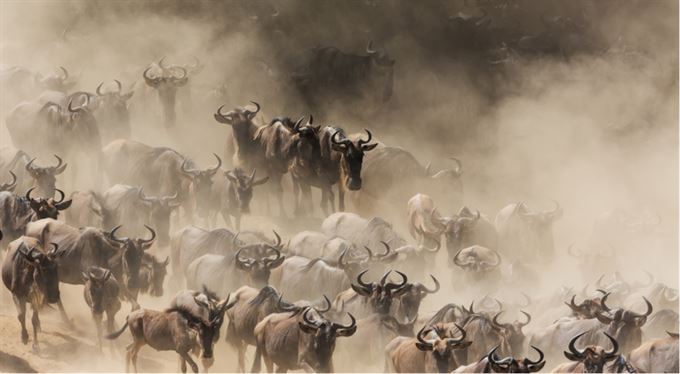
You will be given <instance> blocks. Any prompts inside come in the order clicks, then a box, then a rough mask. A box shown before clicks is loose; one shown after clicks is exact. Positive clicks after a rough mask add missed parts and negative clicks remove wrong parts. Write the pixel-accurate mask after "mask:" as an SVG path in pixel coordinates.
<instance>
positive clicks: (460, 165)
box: [449, 157, 463, 174]
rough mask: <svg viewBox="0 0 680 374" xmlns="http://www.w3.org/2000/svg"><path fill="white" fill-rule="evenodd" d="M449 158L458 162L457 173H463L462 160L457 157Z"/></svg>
mask: <svg viewBox="0 0 680 374" xmlns="http://www.w3.org/2000/svg"><path fill="white" fill-rule="evenodd" d="M449 160H453V161H454V162H455V163H456V170H455V172H456V174H461V173H462V172H463V164H462V163H461V162H460V160H459V159H457V158H455V157H449Z"/></svg>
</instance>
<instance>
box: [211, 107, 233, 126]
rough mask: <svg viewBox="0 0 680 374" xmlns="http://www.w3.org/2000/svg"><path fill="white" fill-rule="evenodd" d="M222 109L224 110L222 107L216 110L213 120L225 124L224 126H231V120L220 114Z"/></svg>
mask: <svg viewBox="0 0 680 374" xmlns="http://www.w3.org/2000/svg"><path fill="white" fill-rule="evenodd" d="M225 105H226V104H225ZM222 108H224V105H222V106H221V107H219V108H217V112H215V115H214V117H215V120H216V121H217V122H219V123H226V124H228V125H229V124H231V120H229V119H227V115H225V114H223V113H222Z"/></svg>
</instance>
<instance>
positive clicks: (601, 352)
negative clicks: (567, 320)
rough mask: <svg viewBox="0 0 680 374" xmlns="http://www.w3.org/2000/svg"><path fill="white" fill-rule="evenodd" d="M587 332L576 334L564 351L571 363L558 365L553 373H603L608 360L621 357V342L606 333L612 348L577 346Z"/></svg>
mask: <svg viewBox="0 0 680 374" xmlns="http://www.w3.org/2000/svg"><path fill="white" fill-rule="evenodd" d="M584 334H586V333H585V332H583V333H581V334H578V335H576V336H574V337H573V338H572V339H571V341H570V342H569V350H568V351H564V356H565V357H566V358H567V359H569V360H570V361H574V362H570V363H564V364H561V365H558V366H557V367H556V368H554V369H553V370H552V372H553V373H602V372H603V371H604V366H605V365H606V364H607V362H610V361H613V360H615V359H617V358H618V357H619V355H618V354H617V353H618V351H619V343H618V342H617V341H616V339H614V337H612V336H611V335H609V334H607V333H604V335H606V336H607V338H608V339H609V341H611V344H612V349H611V350H610V351H607V350H605V348H603V347H602V346H599V345H588V346H586V347H585V348H583V349H582V350H578V349H577V348H576V341H577V340H578V339H579V338H580V337H581V336H583V335H584Z"/></svg>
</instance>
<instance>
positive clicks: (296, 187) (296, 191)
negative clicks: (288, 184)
mask: <svg viewBox="0 0 680 374" xmlns="http://www.w3.org/2000/svg"><path fill="white" fill-rule="evenodd" d="M290 179H292V180H293V204H294V205H295V208H293V214H295V215H296V216H299V215H301V214H302V213H301V211H300V210H301V209H302V207H301V206H300V182H299V181H298V179H297V178H295V177H293V176H291V178H290Z"/></svg>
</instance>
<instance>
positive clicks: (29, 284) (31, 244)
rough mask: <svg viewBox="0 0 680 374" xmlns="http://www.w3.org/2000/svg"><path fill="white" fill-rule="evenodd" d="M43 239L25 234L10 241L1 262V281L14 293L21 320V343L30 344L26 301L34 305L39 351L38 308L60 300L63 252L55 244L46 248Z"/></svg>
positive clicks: (32, 320)
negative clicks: (59, 262) (60, 259)
mask: <svg viewBox="0 0 680 374" xmlns="http://www.w3.org/2000/svg"><path fill="white" fill-rule="evenodd" d="M43 243H44V242H41V241H40V240H38V239H35V238H30V237H26V236H22V237H20V238H18V239H16V240H14V241H12V242H11V243H10V244H9V247H8V250H7V253H5V258H4V259H3V262H2V282H3V283H4V284H5V287H7V289H8V290H9V291H10V292H11V293H12V299H13V300H14V305H15V306H16V308H17V313H18V316H17V317H18V318H19V323H21V342H22V343H23V344H27V343H28V330H26V303H30V304H31V308H32V309H33V316H32V317H31V323H32V324H33V349H34V350H35V351H37V350H39V349H40V347H39V344H38V330H40V319H39V317H38V311H39V310H40V308H41V307H42V304H43V302H45V303H50V304H53V303H56V302H59V300H60V299H59V266H58V264H57V259H58V257H60V256H61V255H63V252H59V247H58V246H57V245H56V244H54V243H52V249H51V250H49V251H46V249H45V248H44V247H45V246H44V244H43Z"/></svg>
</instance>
